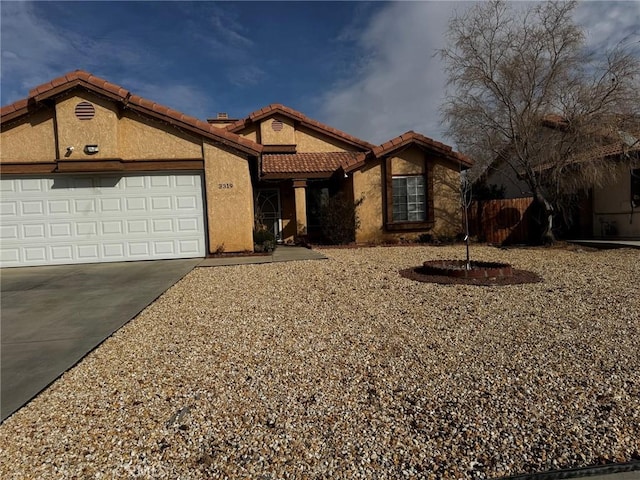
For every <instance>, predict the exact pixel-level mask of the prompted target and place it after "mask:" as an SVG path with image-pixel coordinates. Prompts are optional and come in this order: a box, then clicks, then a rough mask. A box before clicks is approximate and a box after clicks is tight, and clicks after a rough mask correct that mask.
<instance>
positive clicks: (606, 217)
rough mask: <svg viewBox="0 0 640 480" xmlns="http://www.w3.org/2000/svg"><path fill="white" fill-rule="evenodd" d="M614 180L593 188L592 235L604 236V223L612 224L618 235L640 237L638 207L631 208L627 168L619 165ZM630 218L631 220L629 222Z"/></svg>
mask: <svg viewBox="0 0 640 480" xmlns="http://www.w3.org/2000/svg"><path fill="white" fill-rule="evenodd" d="M614 178H615V180H614V181H613V182H611V183H609V184H607V185H604V186H602V187H596V188H594V189H593V235H594V236H596V237H600V236H606V232H607V228H606V224H608V225H609V226H613V227H614V229H615V231H617V236H619V237H635V238H638V237H640V209H635V210H634V211H633V216H632V217H630V215H632V210H631V177H630V172H629V168H628V167H627V166H625V165H619V166H618V168H617V169H616V172H615V177H614ZM630 218H631V220H632V222H631V223H630V222H629V219H630Z"/></svg>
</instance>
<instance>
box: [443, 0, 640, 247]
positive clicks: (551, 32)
mask: <svg viewBox="0 0 640 480" xmlns="http://www.w3.org/2000/svg"><path fill="white" fill-rule="evenodd" d="M575 7H576V2H571V1H570V2H554V1H547V2H544V3H535V4H533V5H530V6H527V5H522V4H521V5H514V4H510V3H506V2H504V1H500V0H495V1H491V2H481V3H478V4H476V5H475V6H473V7H472V8H470V9H469V10H467V11H466V12H465V13H463V14H456V16H455V17H454V18H453V19H452V20H451V22H450V25H449V31H448V40H449V41H448V45H449V47H447V48H445V49H443V50H441V51H440V52H439V53H440V55H441V57H442V58H443V59H444V60H445V62H446V65H447V67H446V70H447V73H448V87H449V93H448V96H447V100H446V102H445V104H444V105H443V114H444V119H445V121H446V122H447V124H448V128H449V131H448V133H449V135H450V136H451V137H452V138H453V139H454V140H455V142H456V143H457V145H458V148H459V149H460V150H462V151H463V152H464V153H466V154H467V155H469V156H470V157H472V158H474V159H475V160H476V163H477V164H478V165H481V166H482V165H484V166H485V167H487V166H489V165H493V166H494V167H495V168H500V169H502V170H503V171H504V173H505V174H506V175H509V174H511V175H513V176H514V177H517V178H518V179H519V180H521V181H523V182H524V183H525V184H526V185H527V187H528V188H529V189H530V191H531V193H532V195H533V197H534V199H535V202H536V203H537V204H538V206H539V207H540V208H541V211H542V212H543V213H544V217H545V219H546V221H545V222H544V225H543V227H544V228H543V230H544V233H543V238H542V240H543V241H545V242H551V241H553V240H554V236H553V231H552V227H553V223H552V219H553V216H554V213H555V212H556V211H557V208H556V203H557V201H558V199H559V198H560V197H561V196H562V195H563V194H565V193H569V192H570V191H572V190H573V191H575V190H576V189H580V188H583V187H585V186H586V185H594V184H596V185H597V184H599V183H601V181H602V179H603V178H604V177H606V175H607V173H608V172H607V171H608V170H610V169H609V165H610V163H611V162H605V161H599V160H601V159H598V158H596V159H594V158H590V157H589V152H593V151H597V148H598V147H599V146H602V145H606V144H608V143H612V142H620V141H622V140H623V139H621V138H620V135H621V132H630V131H637V125H638V118H640V117H639V113H640V112H639V108H640V84H639V78H640V61H639V58H638V55H637V45H635V47H636V49H635V51H634V49H633V48H631V49H630V48H628V46H627V47H626V48H625V47H624V46H621V45H618V46H617V47H616V48H614V49H612V50H611V51H610V52H591V53H590V52H588V51H587V50H586V48H585V42H584V35H583V33H582V31H581V29H580V28H579V27H578V26H577V25H576V24H575V23H574V22H573V20H572V16H571V14H572V11H573V10H574V9H575ZM636 42H637V41H636ZM630 124H631V126H630ZM581 160H585V161H586V160H589V162H588V163H589V166H588V167H586V166H585V167H582V166H581V167H579V168H576V165H578V164H580V163H585V162H582V161H581ZM611 170H613V169H611Z"/></svg>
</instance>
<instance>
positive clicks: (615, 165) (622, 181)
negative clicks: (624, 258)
mask: <svg viewBox="0 0 640 480" xmlns="http://www.w3.org/2000/svg"><path fill="white" fill-rule="evenodd" d="M558 122H559V120H557V119H556V120H554V121H553V122H550V121H549V120H546V121H545V123H544V124H545V126H547V127H549V126H550V125H553V126H554V128H558V127H557V125H558ZM639 139H640V131H637V132H634V133H633V134H630V133H627V132H623V131H616V132H614V133H611V132H609V133H607V134H601V135H599V136H598V137H597V138H596V140H597V142H594V144H593V145H590V146H588V147H587V148H585V149H583V150H581V151H579V152H578V153H576V154H575V155H574V156H573V157H571V158H569V159H568V160H567V162H566V164H565V166H564V168H563V170H562V174H563V175H565V176H566V177H567V178H568V179H569V182H568V183H570V179H571V175H572V172H576V171H577V170H579V169H585V168H589V169H595V168H600V167H598V166H597V164H596V163H595V162H601V161H603V160H604V161H606V168H602V171H603V172H605V173H604V175H605V177H604V178H603V179H602V180H601V181H600V182H598V183H594V184H593V185H592V186H591V187H589V188H587V189H584V188H582V189H580V190H578V191H577V192H575V195H574V203H573V205H571V210H570V211H569V212H568V217H569V218H568V219H567V223H568V224H569V225H566V226H565V228H566V231H565V235H567V236H570V237H573V238H576V237H577V238H586V239H590V238H594V239H640V215H638V209H639V208H640V140H639ZM552 166H553V165H552V164H549V163H544V162H541V163H540V164H538V165H536V166H535V169H536V171H538V172H540V173H542V172H545V171H547V170H549V169H550V168H551V167H552ZM478 183H479V184H482V185H483V186H484V187H488V188H489V189H490V188H492V187H495V188H494V191H501V192H502V193H503V196H504V198H506V199H516V198H526V197H532V196H533V193H532V192H531V190H530V188H529V187H528V185H527V184H526V182H525V181H523V179H522V177H521V176H520V175H519V174H518V172H514V171H512V169H510V168H509V167H508V166H507V165H505V164H504V163H501V162H500V161H499V160H498V161H496V162H495V163H494V164H493V165H490V166H489V167H488V168H487V169H486V170H485V171H484V172H483V173H482V175H480V176H479V179H478Z"/></svg>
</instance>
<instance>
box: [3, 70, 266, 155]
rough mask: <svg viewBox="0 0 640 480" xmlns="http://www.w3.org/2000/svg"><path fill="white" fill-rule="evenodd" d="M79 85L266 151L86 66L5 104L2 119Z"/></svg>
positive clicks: (247, 147)
mask: <svg viewBox="0 0 640 480" xmlns="http://www.w3.org/2000/svg"><path fill="white" fill-rule="evenodd" d="M75 87H82V88H85V89H87V90H90V91H92V92H95V93H97V94H99V95H103V96H106V97H108V98H111V99H113V100H116V101H118V102H120V103H122V104H123V105H124V107H125V108H128V109H131V110H135V111H137V112H140V113H142V114H145V115H148V116H151V117H155V118H157V119H160V120H163V121H166V122H167V123H169V124H172V125H175V126H177V127H180V128H186V129H189V130H191V131H193V132H195V133H198V134H200V135H202V136H204V137H207V138H209V139H212V140H214V141H217V142H220V143H222V144H224V145H227V146H230V147H232V148H235V149H237V150H240V151H242V152H245V153H248V154H251V155H258V154H259V153H260V152H262V146H261V145H259V144H257V143H255V142H253V141H251V140H249V139H247V138H244V137H241V136H240V135H236V134H235V133H233V132H230V131H226V130H225V129H223V128H216V127H214V126H213V125H210V124H209V123H207V122H205V121H202V120H198V119H197V118H195V117H190V116H188V115H185V114H183V113H181V112H179V111H177V110H173V109H171V108H168V107H165V106H163V105H160V104H159V103H156V102H153V101H151V100H147V99H145V98H142V97H140V96H138V95H133V94H131V92H129V91H128V90H126V89H125V88H123V87H120V86H118V85H115V84H113V83H110V82H108V81H106V80H104V79H102V78H99V77H96V76H95V75H92V74H91V73H88V72H85V71H83V70H75V71H73V72H70V73H67V74H65V75H63V76H61V77H58V78H54V79H53V80H51V81H50V82H47V83H44V84H42V85H39V86H37V87H36V88H34V89H32V90H31V91H30V92H29V96H28V97H27V98H24V99H21V100H18V101H17V102H14V103H12V104H11V105H6V106H4V107H2V109H1V111H0V123H2V124H4V123H6V122H9V121H11V120H14V119H16V118H19V117H22V116H23V115H27V114H28V113H29V112H30V109H31V108H34V107H35V106H36V105H37V104H38V103H39V102H41V101H43V100H45V99H48V98H52V97H54V96H57V95H60V94H61V93H64V92H66V91H68V90H71V89H72V88H75Z"/></svg>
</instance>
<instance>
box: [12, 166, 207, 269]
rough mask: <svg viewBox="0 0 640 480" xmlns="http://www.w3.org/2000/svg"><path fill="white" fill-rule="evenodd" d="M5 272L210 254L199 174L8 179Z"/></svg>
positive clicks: (57, 176) (63, 176)
mask: <svg viewBox="0 0 640 480" xmlns="http://www.w3.org/2000/svg"><path fill="white" fill-rule="evenodd" d="M0 195H1V197H0V215H1V216H0V240H1V243H0V264H1V265H2V266H3V267H16V266H30V265H55V264H68V263H96V262H120V261H128V260H156V259H168V258H191V257H201V256H204V255H205V233H204V207H203V201H202V181H201V176H200V175H199V174H193V173H189V174H182V173H176V174H164V173H163V174H145V175H141V174H135V175H129V174H127V175H99V176H95V175H51V176H46V177H28V176H5V175H3V176H2V178H1V179H0Z"/></svg>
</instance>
